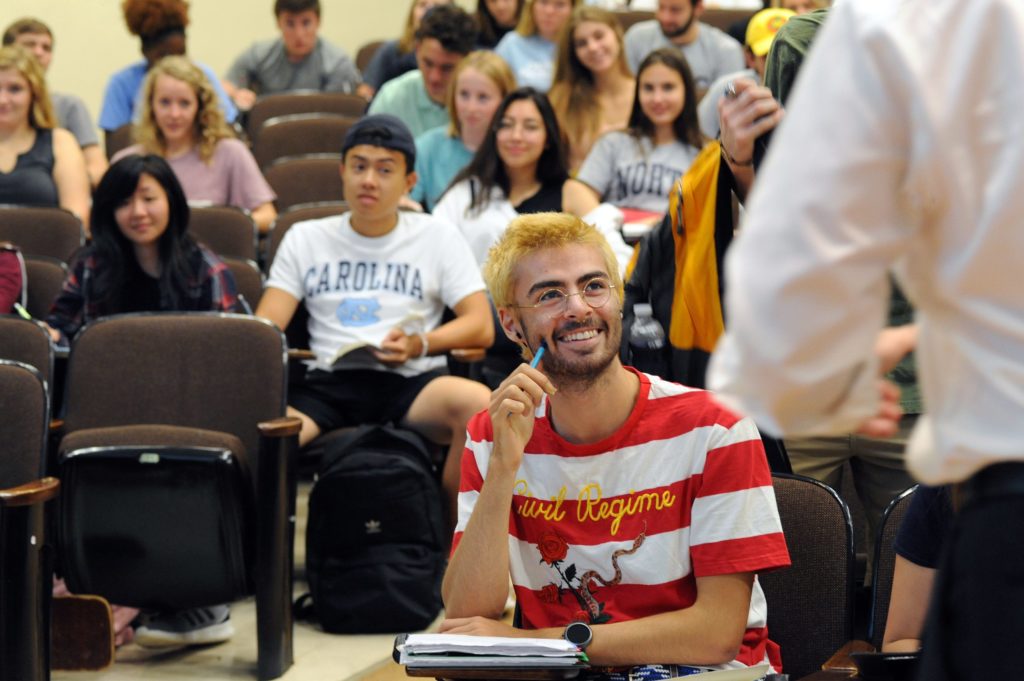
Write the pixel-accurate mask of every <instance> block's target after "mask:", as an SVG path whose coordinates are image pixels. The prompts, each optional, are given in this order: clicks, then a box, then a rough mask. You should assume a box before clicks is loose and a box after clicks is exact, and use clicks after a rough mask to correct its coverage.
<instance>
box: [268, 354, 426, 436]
mask: <svg viewBox="0 0 1024 681" xmlns="http://www.w3.org/2000/svg"><path fill="white" fill-rule="evenodd" d="M443 375H445V372H444V371H443V370H441V369H434V370H432V371H426V372H424V373H422V374H418V375H416V376H412V377H406V376H402V375H400V374H396V373H394V372H391V371H376V370H374V369H348V370H345V371H323V370H321V369H314V370H311V371H309V372H308V373H307V374H306V378H305V380H304V381H302V382H301V383H299V384H297V385H292V386H290V388H289V393H288V404H289V405H290V406H291V407H293V408H295V409H297V410H299V411H300V412H302V413H303V414H305V415H306V416H308V417H309V418H311V419H313V422H314V423H316V425H317V426H318V427H319V428H320V430H321V431H323V432H325V433H326V432H327V431H329V430H335V429H337V428H345V427H348V426H358V425H361V424H364V423H397V422H399V421H400V420H401V419H402V418H403V417H404V416H405V415H406V413H407V412H408V411H409V407H411V406H412V403H413V402H414V401H415V400H416V396H417V395H419V394H420V391H421V390H423V389H424V388H425V387H426V386H427V384H428V383H430V382H431V381H433V380H434V379H435V378H437V377H439V376H443Z"/></svg>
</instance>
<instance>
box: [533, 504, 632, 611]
mask: <svg viewBox="0 0 1024 681" xmlns="http://www.w3.org/2000/svg"><path fill="white" fill-rule="evenodd" d="M646 538H647V523H644V529H643V530H642V531H641V532H640V534H639V535H638V536H637V538H636V539H635V540H634V541H633V545H632V546H631V547H630V548H628V549H618V550H617V551H614V552H613V553H612V560H611V563H612V569H613V570H614V571H615V576H614V577H612V578H611V579H605V578H604V577H602V576H601V574H600V573H599V572H598V571H597V570H587V571H586V572H584V573H583V574H581V575H579V576H577V569H576V564H575V563H570V564H569V565H566V566H565V569H563V568H562V562H563V561H564V560H565V559H566V558H567V557H568V555H569V542H567V541H566V540H565V537H563V536H562V535H560V534H558V532H556V531H554V530H547V531H545V532H544V533H543V534H541V536H540V540H539V541H538V542H537V551H538V552H539V553H540V562H541V563H546V564H548V565H550V566H551V567H553V568H554V569H555V571H556V572H557V573H558V578H559V579H558V581H557V582H552V583H551V584H547V585H545V586H544V587H543V588H542V589H541V590H540V594H539V596H538V598H539V599H540V601H541V602H543V603H550V604H552V605H553V604H555V603H561V602H562V595H563V594H564V593H565V592H566V591H568V592H569V593H571V594H572V595H573V597H574V598H575V599H576V602H577V604H578V605H579V607H580V610H578V611H576V614H575V615H573V621H578V622H589V623H590V624H603V623H605V622H608V621H609V620H611V619H612V616H611V615H609V614H608V613H607V612H605V609H604V606H605V604H604V603H603V602H602V601H598V600H597V598H596V597H595V596H594V590H595V589H596V588H597V585H598V584H602V585H604V586H614V585H616V584H618V583H619V582H621V581H622V569H621V568H620V567H619V558H621V557H622V556H628V555H631V554H633V553H636V551H637V550H638V549H639V548H640V546H641V545H642V544H643V543H644V540H645V539H646ZM574 583H575V584H574Z"/></svg>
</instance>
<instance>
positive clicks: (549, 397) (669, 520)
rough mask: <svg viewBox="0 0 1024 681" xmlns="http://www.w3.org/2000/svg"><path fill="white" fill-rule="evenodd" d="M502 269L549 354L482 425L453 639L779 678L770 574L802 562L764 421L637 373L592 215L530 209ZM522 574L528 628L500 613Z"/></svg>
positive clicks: (514, 381)
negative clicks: (774, 474)
mask: <svg viewBox="0 0 1024 681" xmlns="http://www.w3.org/2000/svg"><path fill="white" fill-rule="evenodd" d="M484 275H485V278H486V279H487V283H488V288H489V289H490V292H491V295H492V297H493V299H494V303H495V305H496V306H497V308H498V314H499V317H500V320H501V325H502V328H503V329H504V331H505V333H506V335H508V337H509V338H511V339H512V340H513V341H515V342H516V343H518V344H519V345H520V346H521V347H522V348H523V352H524V355H525V356H527V357H531V356H532V355H533V354H534V353H535V352H536V351H537V349H538V348H539V347H540V345H541V343H543V344H544V345H545V347H546V349H545V353H544V355H543V359H542V361H541V364H540V366H539V368H536V369H533V368H530V367H529V366H527V365H525V364H523V365H521V366H520V367H519V368H518V369H516V371H515V372H514V373H513V374H512V375H511V376H509V378H508V379H507V380H505V381H504V382H503V383H502V384H501V385H500V386H499V387H498V389H497V390H496V391H494V393H493V394H492V396H491V401H490V406H489V408H488V410H487V411H486V412H483V413H480V414H478V415H476V416H475V417H474V418H473V420H472V421H470V423H469V435H468V440H467V446H466V452H465V453H464V455H463V461H462V481H461V485H460V491H459V521H458V525H457V527H456V533H455V544H454V545H455V549H454V552H453V555H452V559H451V562H450V563H449V567H448V572H447V574H446V575H445V580H444V586H443V592H442V593H443V595H444V601H445V608H446V611H447V616H448V619H447V620H445V621H444V622H443V623H442V625H441V630H442V631H447V632H452V633H463V634H478V635H504V636H516V635H520V636H522V635H526V636H541V637H548V638H557V637H561V636H563V635H567V636H568V637H569V638H570V640H573V641H574V642H585V643H586V645H587V654H588V656H589V657H590V659H591V662H592V664H594V665H598V666H601V667H614V668H617V669H616V670H614V671H607V672H601V673H600V674H598V673H595V674H593V676H591V677H590V678H605V679H619V678H622V679H625V678H634V676H631V675H630V674H633V675H639V676H636V678H644V679H665V678H671V677H675V676H679V675H683V674H685V673H688V670H687V667H699V668H735V667H743V666H749V665H755V664H762V663H765V662H770V663H771V664H772V666H773V667H775V668H776V669H779V667H780V660H779V654H778V646H776V645H775V644H774V643H772V642H771V641H769V639H768V633H767V630H766V628H765V620H766V606H765V602H764V596H763V594H762V592H761V589H760V587H759V586H758V584H757V581H756V579H755V578H754V573H755V572H757V571H761V570H767V569H772V568H777V567H782V566H785V565H788V564H789V555H788V552H787V550H786V545H785V540H784V539H783V537H782V531H781V526H780V523H779V517H778V513H777V511H776V508H775V497H774V493H773V491H772V486H771V476H770V473H769V471H768V467H767V464H766V462H765V456H764V452H763V450H762V447H761V440H760V437H759V436H758V433H757V430H756V428H755V427H754V425H753V423H752V422H750V421H749V420H746V419H741V418H740V417H738V416H736V415H734V414H732V413H731V412H728V411H726V410H724V409H722V408H721V407H719V406H717V405H716V404H715V403H714V402H713V401H712V400H711V399H710V396H709V395H708V393H706V392H704V391H701V390H695V389H691V388H686V387H684V386H681V385H678V384H673V383H668V382H666V381H663V380H661V379H659V378H657V377H654V376H648V375H646V374H642V373H640V372H638V371H636V370H634V369H632V368H629V367H624V366H623V365H622V364H621V362H620V361H619V356H618V350H619V342H620V337H621V334H622V318H621V312H622V280H621V278H620V277H619V275H618V266H617V265H616V261H615V256H614V254H613V253H612V251H611V249H610V248H609V246H608V244H607V242H606V241H605V240H604V237H602V236H601V235H600V234H599V233H598V232H597V231H596V230H595V229H594V228H592V227H590V226H588V225H586V224H585V223H583V222H582V221H581V220H579V219H578V218H576V217H574V216H571V215H566V214H561V213H537V214H532V215H524V216H520V217H519V218H516V219H515V220H513V221H512V223H511V224H510V225H509V228H508V230H507V231H506V232H505V234H504V236H503V237H502V238H501V240H500V241H499V242H498V243H497V245H496V246H495V247H494V249H492V251H491V254H490V257H489V259H488V261H487V265H486V266H485V271H484ZM510 576H511V579H512V582H513V585H514V586H515V591H516V597H517V600H518V603H519V606H520V608H521V613H522V618H523V626H524V629H512V628H511V627H509V626H508V625H505V624H503V623H501V622H500V621H498V619H497V618H498V617H500V615H501V612H502V609H503V606H504V603H505V599H506V596H507V593H508V580H509V577H510ZM637 667H641V668H643V669H636V668H637Z"/></svg>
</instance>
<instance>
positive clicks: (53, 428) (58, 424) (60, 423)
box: [50, 419, 64, 434]
mask: <svg viewBox="0 0 1024 681" xmlns="http://www.w3.org/2000/svg"><path fill="white" fill-rule="evenodd" d="M62 428H64V419H50V433H51V434H53V433H59V432H60V431H61V429H62Z"/></svg>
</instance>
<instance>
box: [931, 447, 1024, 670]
mask: <svg viewBox="0 0 1024 681" xmlns="http://www.w3.org/2000/svg"><path fill="white" fill-rule="evenodd" d="M964 497H965V502H964V505H963V507H962V508H961V509H960V511H959V512H958V514H957V516H956V520H955V522H954V525H953V532H952V535H951V536H950V538H949V543H948V544H947V546H946V547H945V553H944V556H943V559H942V564H941V567H940V569H939V574H938V576H937V578H936V583H935V590H934V593H933V596H932V603H931V608H930V610H929V613H928V619H927V622H926V624H925V633H924V642H923V648H922V651H921V661H920V663H919V665H918V673H917V679H918V681H946V680H949V681H954V680H955V681H998V680H1001V679H1016V678H1020V669H1021V667H1020V655H1021V643H1022V641H1024V463H1005V464H997V465H994V466H990V467H988V468H986V469H984V470H982V471H980V472H979V473H978V474H976V475H975V476H974V477H973V478H971V479H970V480H969V481H968V482H967V483H966V484H965V490H964Z"/></svg>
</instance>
